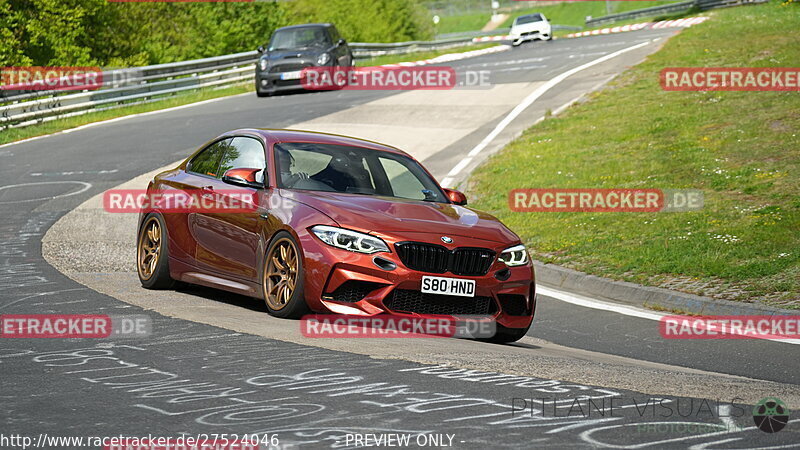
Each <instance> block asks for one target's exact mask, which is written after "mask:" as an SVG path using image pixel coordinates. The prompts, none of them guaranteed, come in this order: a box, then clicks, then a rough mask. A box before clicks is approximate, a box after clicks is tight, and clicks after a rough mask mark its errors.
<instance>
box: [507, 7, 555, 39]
mask: <svg viewBox="0 0 800 450" xmlns="http://www.w3.org/2000/svg"><path fill="white" fill-rule="evenodd" d="M510 36H511V39H512V40H513V42H512V43H511V45H514V46H517V45H519V44H522V43H523V42H526V41H533V40H535V39H541V40H543V41H549V40H551V39H553V30H552V27H551V26H550V22H549V21H548V20H547V17H545V16H544V14H541V13H535V14H526V15H524V16H519V17H517V18H516V19H514V24H513V25H511V33H510Z"/></svg>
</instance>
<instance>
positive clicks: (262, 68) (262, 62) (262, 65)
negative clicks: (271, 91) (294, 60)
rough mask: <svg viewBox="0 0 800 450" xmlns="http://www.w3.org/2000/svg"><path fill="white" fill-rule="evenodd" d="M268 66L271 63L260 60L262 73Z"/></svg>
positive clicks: (259, 65) (259, 64)
mask: <svg viewBox="0 0 800 450" xmlns="http://www.w3.org/2000/svg"><path fill="white" fill-rule="evenodd" d="M268 65H269V61H267V60H266V59H259V60H258V67H259V68H260V69H261V71H262V72H263V71H265V70H267V66H268Z"/></svg>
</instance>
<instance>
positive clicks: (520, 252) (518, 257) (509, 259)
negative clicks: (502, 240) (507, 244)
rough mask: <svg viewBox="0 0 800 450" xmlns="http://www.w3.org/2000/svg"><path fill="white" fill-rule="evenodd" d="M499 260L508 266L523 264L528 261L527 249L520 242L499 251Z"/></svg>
mask: <svg viewBox="0 0 800 450" xmlns="http://www.w3.org/2000/svg"><path fill="white" fill-rule="evenodd" d="M500 261H503V262H504V263H506V265H507V266H508V267H516V266H523V265H525V264H527V263H528V251H527V250H525V246H524V245H522V244H520V245H515V246H513V247H511V248H507V249H505V250H503V252H502V253H500Z"/></svg>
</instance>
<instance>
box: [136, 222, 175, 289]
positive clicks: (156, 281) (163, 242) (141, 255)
mask: <svg viewBox="0 0 800 450" xmlns="http://www.w3.org/2000/svg"><path fill="white" fill-rule="evenodd" d="M153 226H157V227H158V230H159V236H158V244H157V246H155V247H156V249H155V250H154V251H148V250H147V249H148V248H150V249H152V248H153V247H154V245H153V237H152V234H151V233H152V230H153ZM168 235H169V233H168V232H167V226H166V224H165V222H164V218H163V217H161V214H157V213H150V214H148V215H147V216H145V218H144V220H143V221H142V223H141V224H140V226H139V232H138V233H137V238H136V273H137V274H138V275H139V282H140V283H141V284H142V287H144V288H145V289H170V288H172V287H173V286H174V285H175V280H173V279H172V277H170V275H169V236H168ZM143 239H146V241H143ZM148 244H149V245H148ZM148 256H150V258H148ZM152 257H155V258H156V262H155V266H152V265H151V264H150V263H148V261H152Z"/></svg>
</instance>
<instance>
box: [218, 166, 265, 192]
mask: <svg viewBox="0 0 800 450" xmlns="http://www.w3.org/2000/svg"><path fill="white" fill-rule="evenodd" d="M262 170H264V169H250V168H242V169H230V170H228V171H226V172H225V174H224V175H222V182H223V183H228V184H233V185H235V186H244V187H249V188H254V189H261V188H263V187H264V185H263V184H261V183H259V182H258V181H256V174H258V172H261V171H262Z"/></svg>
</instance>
